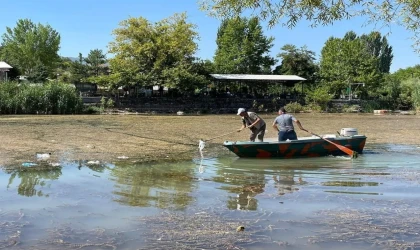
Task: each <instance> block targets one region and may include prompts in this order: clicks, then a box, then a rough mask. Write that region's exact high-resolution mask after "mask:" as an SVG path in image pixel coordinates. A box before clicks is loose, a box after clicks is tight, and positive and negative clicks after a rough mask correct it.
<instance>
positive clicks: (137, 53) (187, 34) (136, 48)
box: [109, 13, 198, 87]
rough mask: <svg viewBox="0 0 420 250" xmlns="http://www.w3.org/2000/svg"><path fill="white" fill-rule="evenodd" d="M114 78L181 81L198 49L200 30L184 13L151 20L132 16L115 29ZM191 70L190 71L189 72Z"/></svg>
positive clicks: (112, 46)
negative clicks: (188, 20)
mask: <svg viewBox="0 0 420 250" xmlns="http://www.w3.org/2000/svg"><path fill="white" fill-rule="evenodd" d="M113 34H114V36H115V40H114V41H112V42H111V43H110V44H109V52H110V53H113V54H114V55H115V56H114V57H113V58H111V59H110V60H109V62H110V68H111V71H112V73H111V74H112V75H113V76H111V78H113V79H114V81H116V82H117V83H116V84H119V85H130V84H131V85H132V84H140V85H165V86H168V87H169V86H170V87H173V86H177V85H182V80H183V79H184V76H185V77H186V78H189V77H190V76H189V75H188V74H189V73H188V68H189V67H190V66H191V63H192V62H193V60H194V57H193V55H194V53H195V52H196V51H197V48H198V46H197V44H196V40H197V39H198V33H197V32H196V30H195V25H194V24H191V23H188V22H187V16H186V14H185V13H182V14H174V15H173V16H171V17H169V18H166V19H163V20H161V21H158V22H156V23H151V22H149V21H148V20H147V19H145V18H143V17H138V18H134V17H133V18H129V19H127V20H124V21H122V22H121V23H120V27H119V28H117V29H115V30H114V31H113ZM187 73H188V74H187Z"/></svg>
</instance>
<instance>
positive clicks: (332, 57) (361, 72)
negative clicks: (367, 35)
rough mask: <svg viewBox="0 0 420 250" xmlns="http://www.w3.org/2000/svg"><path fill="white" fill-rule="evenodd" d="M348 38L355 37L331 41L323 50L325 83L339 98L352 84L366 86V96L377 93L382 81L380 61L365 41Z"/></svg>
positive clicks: (321, 74)
mask: <svg viewBox="0 0 420 250" xmlns="http://www.w3.org/2000/svg"><path fill="white" fill-rule="evenodd" d="M348 37H353V36H352V35H351V33H350V34H349V35H347V37H346V36H345V38H344V39H340V38H334V37H331V38H329V39H328V40H327V42H326V43H325V45H324V47H323V48H322V51H321V60H320V77H321V79H322V83H323V85H325V86H327V87H328V88H329V91H330V93H331V94H334V95H336V96H337V95H339V94H341V93H343V91H344V90H345V89H347V88H348V86H349V84H350V83H364V84H365V87H364V88H363V89H362V91H363V93H362V94H367V93H368V92H369V93H372V92H375V91H376V89H377V87H378V84H379V82H380V80H381V77H382V75H381V73H380V72H379V68H378V65H379V63H378V58H376V57H373V56H372V55H371V54H370V53H369V52H368V51H367V49H366V45H365V43H364V41H362V40H361V39H359V38H356V39H354V40H351V39H348ZM346 94H348V93H346Z"/></svg>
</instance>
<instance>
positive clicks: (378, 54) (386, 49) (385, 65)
mask: <svg viewBox="0 0 420 250" xmlns="http://www.w3.org/2000/svg"><path fill="white" fill-rule="evenodd" d="M360 39H362V40H363V41H364V42H365V43H366V48H367V50H368V52H369V53H370V54H371V55H372V56H373V57H375V58H377V59H378V67H379V71H380V72H381V73H389V70H390V68H391V64H392V59H393V57H394V55H393V53H392V46H390V45H389V44H388V40H387V39H386V37H382V35H381V33H379V32H377V31H373V32H371V33H370V34H368V35H362V36H361V37H360Z"/></svg>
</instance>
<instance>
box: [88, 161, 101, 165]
mask: <svg viewBox="0 0 420 250" xmlns="http://www.w3.org/2000/svg"><path fill="white" fill-rule="evenodd" d="M86 164H87V165H100V164H101V162H100V161H88V162H86Z"/></svg>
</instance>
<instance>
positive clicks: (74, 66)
mask: <svg viewBox="0 0 420 250" xmlns="http://www.w3.org/2000/svg"><path fill="white" fill-rule="evenodd" d="M88 70H89V69H88V66H87V65H86V64H85V59H84V58H83V55H82V53H79V58H78V60H77V61H74V62H71V64H70V74H71V75H70V82H72V83H81V82H86V79H87V78H88V77H89V72H88Z"/></svg>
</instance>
